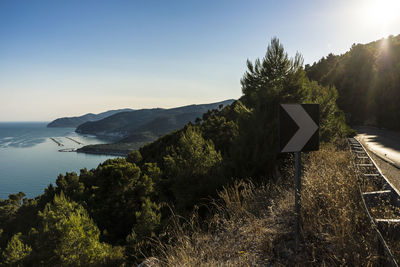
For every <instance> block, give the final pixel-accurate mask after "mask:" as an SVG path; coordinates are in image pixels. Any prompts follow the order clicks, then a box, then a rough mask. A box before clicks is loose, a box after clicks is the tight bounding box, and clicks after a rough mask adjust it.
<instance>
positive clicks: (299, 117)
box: [281, 104, 318, 152]
mask: <svg viewBox="0 0 400 267" xmlns="http://www.w3.org/2000/svg"><path fill="white" fill-rule="evenodd" d="M281 106H282V108H283V109H284V110H286V112H287V113H288V114H289V116H290V117H291V118H292V119H293V120H294V121H295V122H296V124H297V125H298V126H299V129H298V130H297V132H296V133H295V135H294V136H293V137H292V138H291V139H290V141H289V142H288V143H287V144H286V146H285V147H284V148H283V149H282V152H299V151H301V150H302V149H303V147H304V146H305V145H306V144H307V142H308V140H310V138H311V136H313V134H314V133H315V131H316V130H317V129H318V125H317V124H316V123H315V122H314V121H313V120H312V119H311V117H310V116H309V115H308V113H307V112H306V111H305V110H304V108H303V107H302V106H301V105H299V104H282V105H281Z"/></svg>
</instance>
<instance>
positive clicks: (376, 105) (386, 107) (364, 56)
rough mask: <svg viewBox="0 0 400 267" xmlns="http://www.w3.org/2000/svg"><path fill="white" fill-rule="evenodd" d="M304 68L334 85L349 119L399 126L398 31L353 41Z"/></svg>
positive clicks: (399, 43)
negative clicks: (343, 49) (340, 51)
mask: <svg viewBox="0 0 400 267" xmlns="http://www.w3.org/2000/svg"><path fill="white" fill-rule="evenodd" d="M305 70H306V72H307V76H308V77H309V78H310V79H312V80H315V81H318V82H320V83H321V84H323V85H333V86H335V87H336V89H337V90H338V92H339V98H338V105H339V107H340V108H341V109H343V110H344V112H346V113H347V114H348V117H349V119H350V121H351V123H353V124H370V125H375V126H379V127H386V128H391V129H400V105H399V103H400V35H397V36H389V37H388V38H384V39H381V40H378V41H374V42H371V43H368V44H354V45H353V46H352V47H351V49H350V50H349V51H348V52H346V53H345V54H343V55H333V54H329V55H328V56H327V57H326V58H325V57H324V58H322V59H321V60H319V61H318V62H317V63H314V64H313V65H312V66H310V65H306V67H305Z"/></svg>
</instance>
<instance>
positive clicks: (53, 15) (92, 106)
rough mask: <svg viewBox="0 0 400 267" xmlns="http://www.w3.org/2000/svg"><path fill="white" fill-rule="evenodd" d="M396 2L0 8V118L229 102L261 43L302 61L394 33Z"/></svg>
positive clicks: (61, 0) (252, 0)
mask: <svg viewBox="0 0 400 267" xmlns="http://www.w3.org/2000/svg"><path fill="white" fill-rule="evenodd" d="M399 3H400V0H380V1H375V0H347V1H345V0H336V1H328V0H319V1H317V0H315V1H311V0H304V1H285V0H280V1H278V0H271V1H268V0H264V1H261V0H246V1H239V0H237V1H236V0H201V1H200V0H193V1H189V0H182V1H174V0H169V1H161V0H160V1H153V0H146V1H144V0H142V1H139V0H138V1H135V0H129V1H128V0H126V1H119V0H113V1H111V0H109V1H104V0H57V1H53V0H51V1H50V0H49V1H44V0H35V1H31V0H25V1H24V0H0V121H51V120H53V119H55V118H58V117H64V116H77V115H82V114H85V113H89V112H92V113H99V112H103V111H106V110H110V109H119V108H127V107H129V108H133V109H140V108H154V107H163V108H169V107H176V106H183V105H189V104H201V103H211V102H217V101H222V100H225V99H231V98H234V99H237V98H239V97H240V96H241V94H242V93H241V86H240V79H241V77H242V76H243V74H244V72H245V71H246V60H247V59H249V60H251V61H254V60H255V59H256V58H262V57H263V56H264V54H265V52H266V48H267V45H268V43H269V42H270V40H271V38H272V37H275V36H276V37H278V38H279V39H280V41H281V42H282V43H283V45H284V47H285V49H286V51H287V52H288V54H289V55H290V56H294V55H295V53H296V52H297V51H298V52H300V53H301V54H302V55H303V57H304V60H305V63H309V64H310V63H313V62H314V61H318V60H319V59H320V58H321V57H323V56H326V55H327V54H329V53H334V54H341V53H344V52H346V51H347V50H349V48H350V47H351V45H352V44H354V43H368V42H371V41H374V40H377V39H381V38H382V37H387V36H388V35H390V34H392V35H398V34H400V16H398V15H397V14H399V13H400V4H399Z"/></svg>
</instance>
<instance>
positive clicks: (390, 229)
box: [348, 138, 400, 267]
mask: <svg viewBox="0 0 400 267" xmlns="http://www.w3.org/2000/svg"><path fill="white" fill-rule="evenodd" d="M348 143H349V146H350V150H351V152H352V154H353V162H354V167H355V169H356V170H357V178H358V189H359V191H360V195H361V199H362V204H363V206H364V209H365V212H366V214H367V216H368V218H369V220H370V222H371V226H372V228H373V229H374V230H375V232H376V234H377V237H378V240H379V244H380V246H381V247H380V249H379V250H380V251H383V252H384V253H382V254H384V255H381V256H386V259H387V260H388V262H387V263H390V264H391V265H392V266H396V267H397V266H398V264H397V261H396V259H395V258H394V256H393V253H392V250H391V249H390V243H391V242H393V241H394V242H399V240H400V194H399V191H398V190H397V189H396V188H395V187H394V186H393V185H392V184H391V183H390V181H389V180H388V179H387V178H386V177H385V176H384V175H383V174H382V172H381V170H380V169H379V167H378V166H377V165H376V163H375V161H374V160H373V159H372V158H371V156H370V155H369V154H368V152H367V151H366V149H365V147H364V146H363V145H362V144H361V143H360V142H359V141H358V140H357V139H355V138H349V139H348ZM382 210H383V211H384V212H380V211H382ZM386 213H389V216H390V218H382V217H380V216H382V215H386ZM383 217H385V216H383ZM387 263H383V262H382V265H387Z"/></svg>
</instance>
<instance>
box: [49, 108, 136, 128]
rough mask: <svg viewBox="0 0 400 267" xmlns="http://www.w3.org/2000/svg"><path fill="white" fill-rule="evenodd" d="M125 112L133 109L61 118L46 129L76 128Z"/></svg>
mask: <svg viewBox="0 0 400 267" xmlns="http://www.w3.org/2000/svg"><path fill="white" fill-rule="evenodd" d="M126 111H133V109H130V108H124V109H117V110H109V111H106V112H102V113H99V114H93V113H88V114H85V115H82V116H78V117H63V118H58V119H56V120H54V121H52V122H50V123H49V124H47V127H49V128H50V127H60V128H76V127H78V126H79V125H81V124H82V123H85V122H88V121H98V120H101V119H104V118H106V117H108V116H112V115H114V114H117V113H119V112H126Z"/></svg>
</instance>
